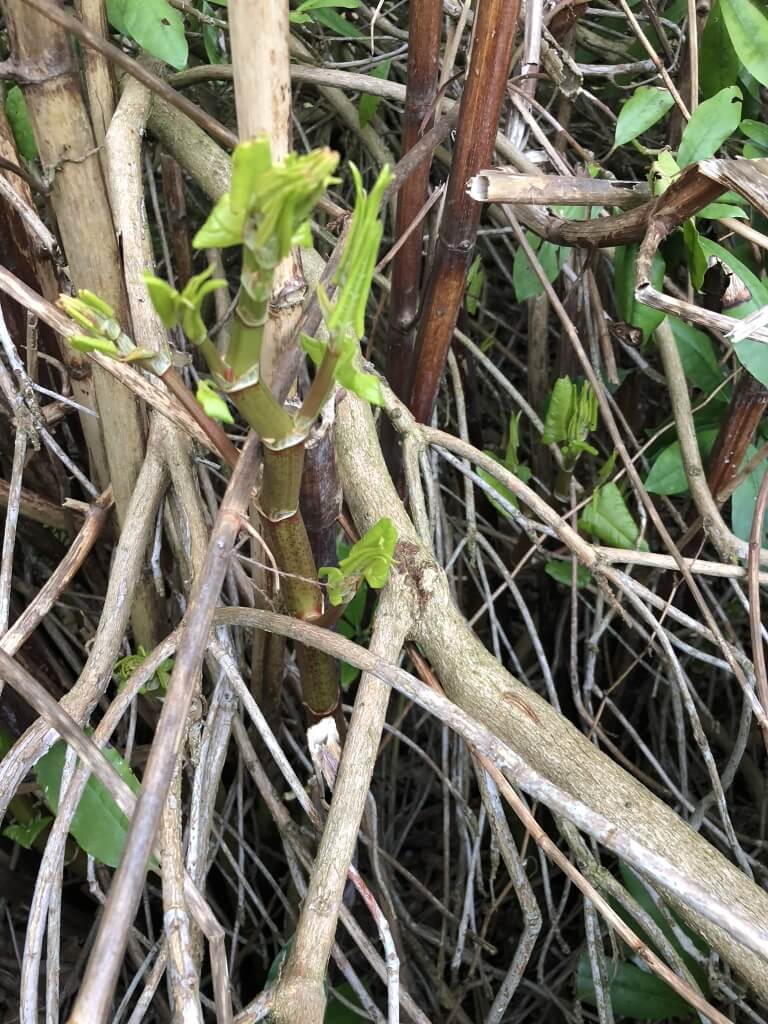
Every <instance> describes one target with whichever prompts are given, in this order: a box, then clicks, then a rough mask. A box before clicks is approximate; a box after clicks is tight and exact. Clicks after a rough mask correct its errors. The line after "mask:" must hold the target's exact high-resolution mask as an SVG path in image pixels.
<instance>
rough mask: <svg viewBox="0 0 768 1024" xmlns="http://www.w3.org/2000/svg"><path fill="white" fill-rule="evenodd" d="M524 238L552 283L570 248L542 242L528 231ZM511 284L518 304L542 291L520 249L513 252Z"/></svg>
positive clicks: (523, 252) (526, 258)
mask: <svg viewBox="0 0 768 1024" xmlns="http://www.w3.org/2000/svg"><path fill="white" fill-rule="evenodd" d="M525 236H526V238H527V239H528V242H529V243H530V246H531V248H532V249H533V250H534V251H535V252H536V254H537V256H538V258H539V262H540V263H541V266H542V268H543V270H544V273H545V274H546V275H547V277H548V279H549V280H550V281H554V280H555V278H556V277H557V275H558V274H559V273H560V270H561V269H562V266H563V264H564V263H565V261H566V259H567V258H568V254H569V252H570V248H569V247H567V246H564V245H554V244H553V243H552V242H542V240H541V239H540V238H538V237H537V236H536V235H533V234H531V233H530V232H528V231H526V233H525ZM512 283H513V285H514V288H515V297H516V298H517V301H518V302H525V301H526V299H534V298H536V296H537V295H541V294H542V292H543V291H544V289H543V288H542V285H541V282H540V281H539V279H538V277H537V276H536V273H535V271H534V269H533V267H532V266H531V264H530V263H529V262H528V257H527V256H526V255H525V251H524V250H523V248H522V247H520V248H518V249H517V251H516V252H515V259H514V263H513V265H512Z"/></svg>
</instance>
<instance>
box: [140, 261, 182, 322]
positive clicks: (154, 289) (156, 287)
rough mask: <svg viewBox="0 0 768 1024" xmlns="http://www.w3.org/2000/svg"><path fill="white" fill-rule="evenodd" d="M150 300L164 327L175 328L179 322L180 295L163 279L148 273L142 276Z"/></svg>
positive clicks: (145, 272)
mask: <svg viewBox="0 0 768 1024" xmlns="http://www.w3.org/2000/svg"><path fill="white" fill-rule="evenodd" d="M142 278H143V280H144V284H145V285H146V288H147V291H148V292H149V298H150V301H151V303H152V305H153V306H154V307H155V312H156V313H157V315H158V316H159V317H160V319H161V320H162V321H163V326H164V327H168V328H170V327H175V326H176V324H177V323H178V322H179V298H180V296H179V293H178V292H177V291H176V289H175V288H173V287H171V285H169V284H168V282H167V281H163V279H162V278H161V277H155V275H154V274H150V273H149V272H148V271H144V273H143V274H142Z"/></svg>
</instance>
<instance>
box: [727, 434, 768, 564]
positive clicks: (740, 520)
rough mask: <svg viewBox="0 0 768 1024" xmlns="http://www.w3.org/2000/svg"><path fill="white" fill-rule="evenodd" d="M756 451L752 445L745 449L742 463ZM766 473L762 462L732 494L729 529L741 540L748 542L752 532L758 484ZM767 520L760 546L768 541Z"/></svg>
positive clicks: (765, 465) (747, 460)
mask: <svg viewBox="0 0 768 1024" xmlns="http://www.w3.org/2000/svg"><path fill="white" fill-rule="evenodd" d="M756 451H757V449H756V448H754V447H753V446H752V445H750V446H749V448H748V449H747V454H746V455H745V457H744V462H745V463H746V462H749V460H750V459H751V458H753V457H754V455H755V454H756ZM766 471H768V460H767V461H765V462H762V463H761V464H760V465H759V466H758V467H757V469H755V470H753V471H752V472H751V473H750V474H749V476H748V477H747V479H746V480H745V481H744V483H743V484H739V486H738V487H737V488H736V490H735V491H734V492H733V496H732V498H731V529H732V530H733V532H734V533H735V534H736V536H737V537H740V538H741V539H742V540H749V534H750V532H751V530H752V519H753V517H754V515H755V503H756V501H757V492H758V491H759V490H760V484H761V483H762V480H763V477H764V476H765V473H766ZM767 526H768V519H764V520H763V536H762V540H761V544H763V545H764V544H765V543H766V540H767V539H768V530H767V529H766V527H767Z"/></svg>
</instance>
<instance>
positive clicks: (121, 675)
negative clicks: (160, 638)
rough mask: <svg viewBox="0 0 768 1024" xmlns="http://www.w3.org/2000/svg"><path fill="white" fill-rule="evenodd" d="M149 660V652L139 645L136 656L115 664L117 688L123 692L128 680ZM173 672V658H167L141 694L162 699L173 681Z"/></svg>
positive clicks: (141, 690)
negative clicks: (152, 695) (153, 695)
mask: <svg viewBox="0 0 768 1024" xmlns="http://www.w3.org/2000/svg"><path fill="white" fill-rule="evenodd" d="M146 659H147V652H146V651H145V650H144V648H143V647H142V646H141V644H139V645H138V647H137V648H136V653H135V654H129V655H127V656H126V657H125V658H121V659H120V660H119V661H118V662H116V664H115V675H116V676H117V688H118V690H122V689H123V687H124V686H125V684H126V683H127V682H128V680H129V679H130V678H131V676H132V675H133V673H134V672H135V671H136V669H137V668H139V666H140V665H142V664H143V663H144V662H145V661H146ZM172 671H173V658H166V659H165V661H164V662H162V664H160V665H159V666H158V667H157V669H156V671H155V674H154V675H153V676H152V678H151V679H148V680H147V682H146V683H144V685H143V686H142V687H140V689H139V693H144V694H148V693H150V694H155V696H158V697H161V696H162V695H163V694H165V693H166V692H167V690H168V684H169V683H170V681H171V672H172Z"/></svg>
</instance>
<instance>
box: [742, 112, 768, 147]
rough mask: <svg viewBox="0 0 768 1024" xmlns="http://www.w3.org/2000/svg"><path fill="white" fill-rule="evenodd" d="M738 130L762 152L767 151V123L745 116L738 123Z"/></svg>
mask: <svg viewBox="0 0 768 1024" xmlns="http://www.w3.org/2000/svg"><path fill="white" fill-rule="evenodd" d="M739 131H740V132H741V133H742V134H743V135H746V136H747V138H748V139H752V141H753V142H756V143H757V145H758V146H759V147H760V149H761V150H762V151H763V153H768V124H763V123H762V122H761V121H752V120H751V119H750V118H745V119H744V120H743V121H742V122H741V124H740V125H739ZM761 155H762V153H761Z"/></svg>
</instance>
